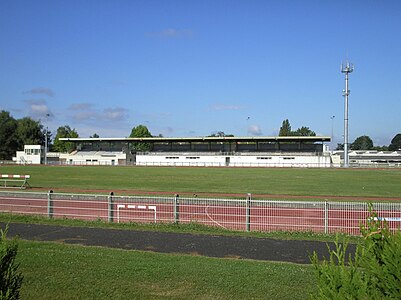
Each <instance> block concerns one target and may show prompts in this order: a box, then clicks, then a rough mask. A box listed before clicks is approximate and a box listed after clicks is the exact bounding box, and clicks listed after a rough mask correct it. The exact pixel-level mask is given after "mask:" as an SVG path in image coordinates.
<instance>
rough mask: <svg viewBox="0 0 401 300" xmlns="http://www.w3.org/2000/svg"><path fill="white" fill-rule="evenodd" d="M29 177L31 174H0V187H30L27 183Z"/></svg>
mask: <svg viewBox="0 0 401 300" xmlns="http://www.w3.org/2000/svg"><path fill="white" fill-rule="evenodd" d="M29 178H31V175H7V174H1V175H0V181H1V182H4V185H0V188H19V189H26V188H27V187H30V185H29V183H28V179H29ZM9 182H12V183H15V182H16V183H18V184H14V185H7V183H9Z"/></svg>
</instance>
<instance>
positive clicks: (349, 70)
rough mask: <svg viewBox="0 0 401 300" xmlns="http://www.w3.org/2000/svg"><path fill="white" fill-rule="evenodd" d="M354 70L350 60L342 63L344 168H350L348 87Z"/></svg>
mask: <svg viewBox="0 0 401 300" xmlns="http://www.w3.org/2000/svg"><path fill="white" fill-rule="evenodd" d="M352 71H354V65H353V64H352V63H350V62H348V60H347V61H346V63H345V64H341V73H344V74H345V89H344V90H343V96H344V168H348V166H349V160H348V96H349V94H350V90H349V89H348V75H349V73H352Z"/></svg>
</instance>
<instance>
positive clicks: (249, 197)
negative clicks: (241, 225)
mask: <svg viewBox="0 0 401 300" xmlns="http://www.w3.org/2000/svg"><path fill="white" fill-rule="evenodd" d="M251 200H252V194H250V193H248V195H247V196H246V231H251Z"/></svg>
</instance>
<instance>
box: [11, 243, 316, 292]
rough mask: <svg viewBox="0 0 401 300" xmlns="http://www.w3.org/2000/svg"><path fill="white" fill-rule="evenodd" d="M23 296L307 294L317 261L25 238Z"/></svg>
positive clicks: (22, 248) (21, 251) (21, 259)
mask: <svg viewBox="0 0 401 300" xmlns="http://www.w3.org/2000/svg"><path fill="white" fill-rule="evenodd" d="M18 262H19V263H20V268H21V271H22V272H23V275H24V282H23V285H22V290H21V294H22V295H21V296H22V299H305V298H307V297H308V295H309V293H310V292H313V286H314V285H315V278H314V276H313V274H312V267H311V266H308V265H306V266H305V265H295V264H286V263H272V262H258V261H251V260H234V259H215V258H207V257H199V256H188V255H174V254H173V255H171V254H158V253H151V252H139V251H124V250H116V249H106V248H96V247H83V246H73V245H62V244H56V243H45V242H40V243H39V242H28V241H20V249H19V253H18Z"/></svg>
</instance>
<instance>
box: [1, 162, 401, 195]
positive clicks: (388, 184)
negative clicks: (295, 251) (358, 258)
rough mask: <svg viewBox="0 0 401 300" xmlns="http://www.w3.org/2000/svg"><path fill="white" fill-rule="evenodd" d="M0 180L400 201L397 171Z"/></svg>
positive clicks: (49, 175) (106, 169)
mask: <svg viewBox="0 0 401 300" xmlns="http://www.w3.org/2000/svg"><path fill="white" fill-rule="evenodd" d="M0 174H29V175H31V180H30V184H31V186H32V187H33V188H41V189H54V190H56V191H70V190H74V189H76V190H98V191H122V190H125V191H128V192H132V193H146V192H161V193H171V194H173V193H190V194H192V193H199V194H201V193H205V194H221V195H224V194H238V195H245V194H246V193H252V194H254V195H277V196H287V195H288V196H300V197H302V196H303V197H309V196H312V197H318V198H322V199H323V198H325V197H339V196H340V197H351V198H352V197H354V198H359V199H363V198H369V197H373V198H383V199H385V198H400V199H401V169H386V170H383V169H287V168H282V169H281V168H276V169H272V168H182V167H181V168H173V167H110V166H85V167H82V166H1V167H0Z"/></svg>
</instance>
